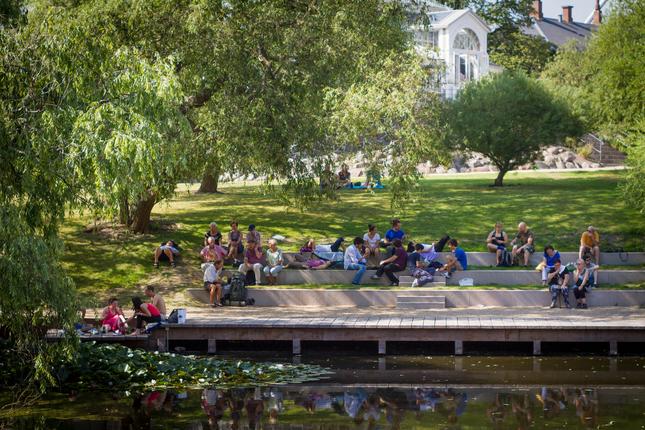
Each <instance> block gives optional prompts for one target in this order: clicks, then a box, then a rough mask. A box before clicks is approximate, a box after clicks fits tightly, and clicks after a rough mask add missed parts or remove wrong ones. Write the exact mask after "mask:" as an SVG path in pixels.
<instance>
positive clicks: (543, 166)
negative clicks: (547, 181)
mask: <svg viewBox="0 0 645 430" xmlns="http://www.w3.org/2000/svg"><path fill="white" fill-rule="evenodd" d="M535 167H537V168H538V169H548V168H549V165H548V164H546V163H545V162H544V161H536V162H535Z"/></svg>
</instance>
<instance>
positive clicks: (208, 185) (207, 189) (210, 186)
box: [197, 166, 220, 193]
mask: <svg viewBox="0 0 645 430" xmlns="http://www.w3.org/2000/svg"><path fill="white" fill-rule="evenodd" d="M219 174H220V169H219V166H216V167H214V168H213V169H210V170H207V171H206V172H205V173H204V177H203V178H202V183H201V184H200V186H199V190H198V191H197V192H198V193H218V192H219V191H217V186H218V185H219Z"/></svg>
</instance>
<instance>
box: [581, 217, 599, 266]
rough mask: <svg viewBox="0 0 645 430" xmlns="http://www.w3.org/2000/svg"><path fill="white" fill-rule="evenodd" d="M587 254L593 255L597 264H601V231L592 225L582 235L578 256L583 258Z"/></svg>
mask: <svg viewBox="0 0 645 430" xmlns="http://www.w3.org/2000/svg"><path fill="white" fill-rule="evenodd" d="M585 254H591V255H593V257H594V259H595V260H596V264H600V233H598V230H596V229H595V228H594V227H593V226H591V225H590V226H589V227H587V230H585V231H584V232H583V233H582V236H580V250H579V252H578V257H580V258H582V257H583V256H584V255H585Z"/></svg>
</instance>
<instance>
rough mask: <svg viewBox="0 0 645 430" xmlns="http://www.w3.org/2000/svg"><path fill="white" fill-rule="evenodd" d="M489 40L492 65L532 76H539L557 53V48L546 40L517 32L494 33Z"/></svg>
mask: <svg viewBox="0 0 645 430" xmlns="http://www.w3.org/2000/svg"><path fill="white" fill-rule="evenodd" d="M488 40H489V44H490V45H489V46H490V48H489V52H490V60H491V62H492V63H495V64H498V65H500V66H502V67H504V68H505V69H507V70H518V71H519V70H521V71H524V72H526V73H528V74H530V75H537V74H539V73H540V72H541V71H542V70H543V69H544V67H545V66H546V65H547V64H548V63H549V61H551V59H552V58H553V55H554V53H555V48H554V47H553V46H552V45H551V44H550V43H549V42H547V41H546V40H544V39H542V38H541V37H537V36H531V35H527V34H524V33H522V32H521V31H517V30H516V31H511V32H508V33H507V34H503V33H501V32H497V31H494V32H493V33H491V35H490V36H489V39H488Z"/></svg>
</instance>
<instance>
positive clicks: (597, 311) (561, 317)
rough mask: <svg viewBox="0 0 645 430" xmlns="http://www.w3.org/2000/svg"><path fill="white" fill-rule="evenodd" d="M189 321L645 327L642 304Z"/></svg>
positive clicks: (216, 314)
mask: <svg viewBox="0 0 645 430" xmlns="http://www.w3.org/2000/svg"><path fill="white" fill-rule="evenodd" d="M186 310H187V316H188V319H187V323H188V324H189V325H193V324H195V325H223V326H236V325H241V326H264V327H285V326H298V327H303V326H307V327H311V328H314V327H316V328H317V327H352V328H358V327H366V328H367V327H370V328H372V327H376V328H386V327H387V328H420V327H423V328H433V327H434V328H552V329H569V328H578V329H580V328H601V327H602V328H612V329H613V328H616V329H618V328H627V329H645V309H641V308H625V307H598V308H593V309H587V310H576V309H546V308H536V307H530V308H452V309H451V308H448V309H436V310H434V309H433V310H416V309H405V310H403V309H395V308H353V307H352V308H310V307H307V308H293V307H288V308H287V307H285V308H266V307H252V306H249V307H243V308H241V307H235V306H232V307H223V308H209V307H188V308H187V309H186Z"/></svg>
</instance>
